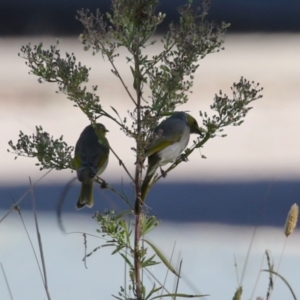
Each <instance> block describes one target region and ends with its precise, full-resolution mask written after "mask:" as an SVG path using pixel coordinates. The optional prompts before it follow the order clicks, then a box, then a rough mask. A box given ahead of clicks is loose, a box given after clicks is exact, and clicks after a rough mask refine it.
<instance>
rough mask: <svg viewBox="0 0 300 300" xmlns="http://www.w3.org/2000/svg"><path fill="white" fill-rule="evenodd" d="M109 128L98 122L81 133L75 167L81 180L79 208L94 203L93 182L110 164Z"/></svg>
mask: <svg viewBox="0 0 300 300" xmlns="http://www.w3.org/2000/svg"><path fill="white" fill-rule="evenodd" d="M106 132H108V130H107V129H106V128H105V126H104V125H102V124H99V123H97V124H96V128H95V129H94V127H93V126H92V125H89V126H87V127H86V128H85V129H84V130H83V131H82V133H81V135H80V137H79V139H78V141H77V143H76V147H75V156H74V160H73V163H74V167H75V170H76V171H77V178H78V180H79V181H80V182H81V191H80V194H79V198H78V201H77V204H76V208H77V209H81V208H83V207H85V206H87V207H92V206H93V205H94V198H93V182H94V179H95V177H96V176H97V175H100V174H101V173H103V172H104V170H105V169H106V167H107V164H108V156H109V143H108V141H107V139H106V137H105V134H106Z"/></svg>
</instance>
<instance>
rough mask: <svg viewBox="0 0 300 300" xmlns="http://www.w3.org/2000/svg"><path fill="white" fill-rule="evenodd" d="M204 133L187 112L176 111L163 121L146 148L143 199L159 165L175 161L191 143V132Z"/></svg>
mask: <svg viewBox="0 0 300 300" xmlns="http://www.w3.org/2000/svg"><path fill="white" fill-rule="evenodd" d="M191 133H197V134H200V135H201V134H202V133H201V130H200V128H199V126H198V123H197V121H196V120H195V119H194V118H193V117H192V116H191V115H189V114H187V113H185V112H175V113H174V114H173V115H172V116H171V117H169V118H167V119H165V120H164V121H162V122H161V123H160V124H159V125H158V126H157V127H156V128H155V130H154V134H156V135H157V137H156V138H155V139H154V141H153V142H152V143H151V144H150V145H149V146H148V147H147V148H146V149H145V157H148V169H147V172H146V175H145V178H144V181H143V184H142V188H141V199H142V201H144V200H145V197H146V195H147V193H148V190H149V188H150V186H149V184H150V181H151V179H152V177H153V175H154V174H155V172H156V170H157V168H158V167H161V166H164V165H166V164H167V163H171V162H174V161H175V160H176V159H177V158H178V157H179V155H180V154H181V153H182V151H183V150H184V149H185V148H186V146H187V145H188V143H189V139H190V134H191Z"/></svg>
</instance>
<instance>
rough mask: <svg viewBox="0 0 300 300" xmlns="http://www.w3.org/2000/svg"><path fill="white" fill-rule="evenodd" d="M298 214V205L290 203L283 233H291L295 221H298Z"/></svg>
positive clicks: (286, 234) (287, 234)
mask: <svg viewBox="0 0 300 300" xmlns="http://www.w3.org/2000/svg"><path fill="white" fill-rule="evenodd" d="M298 214H299V206H298V205H297V204H296V203H295V204H293V205H292V207H291V209H290V211H289V214H288V216H287V219H286V223H285V227H284V234H285V236H286V237H288V236H289V235H290V234H292V233H293V231H294V229H295V227H296V225H297V221H298Z"/></svg>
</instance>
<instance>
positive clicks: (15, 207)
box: [14, 205, 45, 284]
mask: <svg viewBox="0 0 300 300" xmlns="http://www.w3.org/2000/svg"><path fill="white" fill-rule="evenodd" d="M14 210H15V211H16V212H18V214H19V216H20V219H21V222H22V224H23V227H24V229H25V232H26V235H27V237H28V240H29V243H30V245H31V248H32V251H33V254H34V257H35V261H36V263H37V265H38V268H39V271H40V275H41V278H42V281H43V284H45V279H44V276H43V272H42V269H41V266H40V263H39V260H38V257H37V254H36V252H35V249H34V246H33V243H32V240H31V238H30V235H29V232H28V230H27V227H26V225H25V222H24V219H23V216H22V214H21V209H20V208H19V207H18V206H16V205H15V206H14Z"/></svg>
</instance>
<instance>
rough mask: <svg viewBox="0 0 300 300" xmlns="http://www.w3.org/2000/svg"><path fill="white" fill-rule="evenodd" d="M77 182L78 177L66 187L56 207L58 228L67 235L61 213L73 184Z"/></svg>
mask: <svg viewBox="0 0 300 300" xmlns="http://www.w3.org/2000/svg"><path fill="white" fill-rule="evenodd" d="M75 180H76V177H74V178H72V179H71V180H70V181H69V182H68V183H67V184H66V185H65V187H64V189H63V191H62V193H61V195H60V197H59V200H58V202H57V205H56V217H57V222H58V227H59V229H60V230H61V231H62V232H64V233H66V230H65V227H64V225H63V223H62V219H61V211H62V206H63V204H64V202H65V199H66V196H67V193H68V191H69V189H70V187H71V184H72V183H73V182H74V181H75Z"/></svg>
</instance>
